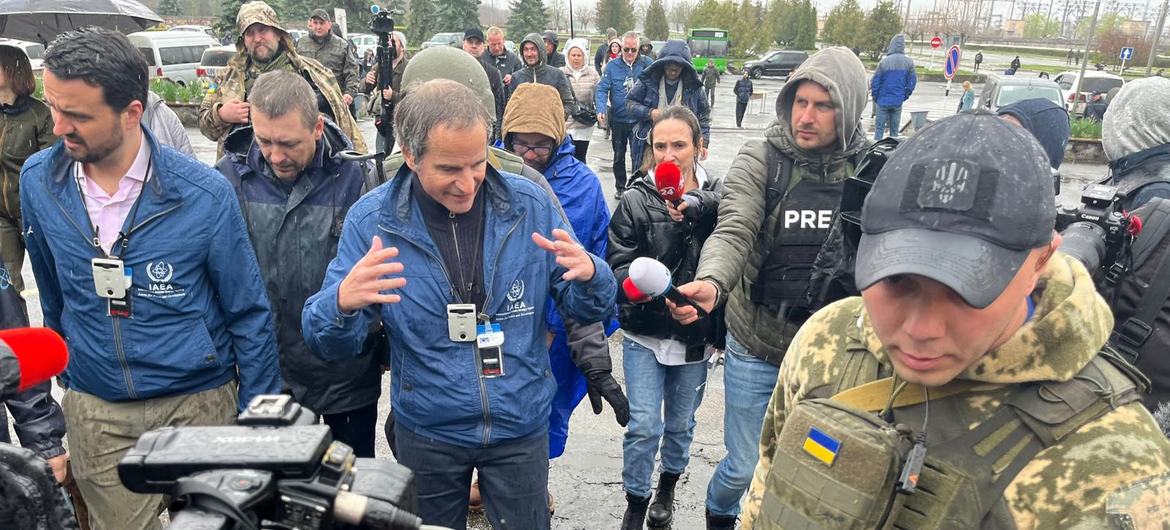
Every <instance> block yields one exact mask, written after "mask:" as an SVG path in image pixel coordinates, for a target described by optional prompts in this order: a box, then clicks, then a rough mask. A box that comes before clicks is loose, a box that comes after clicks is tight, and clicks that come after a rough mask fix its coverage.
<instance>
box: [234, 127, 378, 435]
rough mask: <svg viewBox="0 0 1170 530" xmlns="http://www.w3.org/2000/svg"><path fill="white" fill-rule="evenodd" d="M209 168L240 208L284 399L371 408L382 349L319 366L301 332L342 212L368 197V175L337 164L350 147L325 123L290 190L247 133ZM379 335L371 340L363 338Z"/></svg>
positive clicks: (369, 345) (357, 166)
mask: <svg viewBox="0 0 1170 530" xmlns="http://www.w3.org/2000/svg"><path fill="white" fill-rule="evenodd" d="M224 149H225V154H224V156H223V158H221V159H220V160H219V163H218V164H216V169H218V170H219V171H220V172H221V173H223V174H224V176H225V177H227V179H228V181H229V182H231V184H232V187H233V188H234V189H235V191H236V195H237V197H238V199H239V201H240V209H241V210H242V211H243V214H244V221H245V223H246V224H247V226H248V234H249V236H250V237H251V240H252V246H253V247H255V249H256V258H257V260H258V261H259V262H260V270H261V273H262V275H263V277H264V283H265V286H266V287H267V289H268V296H269V298H270V299H271V300H272V314H273V320H274V321H275V325H276V337H277V347H278V350H279V352H280V370H281V372H282V375H283V376H284V381H285V383H286V384H287V385H288V387H289V388H290V389H291V390H292V395H293V397H294V398H296V400H297V401H298V402H300V403H301V404H302V405H304V406H306V407H308V408H309V409H311V410H312V411H313V412H316V413H318V414H336V413H340V412H346V411H350V410H354V409H358V408H361V407H364V406H367V405H370V404H372V403H376V402H377V401H378V397H379V395H380V393H381V385H380V383H381V379H382V373H381V370H380V369H379V366H380V365H381V364H387V363H388V362H389V361H388V358H389V357H388V352H387V351H385V349H382V350H380V351H379V349H378V346H379V345H384V344H385V343H384V342H381V341H378V340H377V339H374V340H367V341H366V343H365V348H364V351H363V352H362V353H361V354H360V355H358V356H356V357H352V358H345V359H338V360H334V361H325V360H323V359H321V358H320V357H317V356H315V355H313V353H312V352H311V351H309V348H308V346H306V345H305V339H304V336H303V335H302V333H301V310H302V309H303V308H304V305H305V300H307V299H308V298H309V296H311V295H313V294H314V293H316V292H317V291H318V290H319V289H320V288H321V282H322V280H324V278H325V270H326V269H327V268H328V267H329V262H330V261H332V260H333V257H334V256H336V255H337V242H338V240H339V239H340V237H341V225H342V221H344V220H345V214H346V213H347V212H348V211H349V207H350V206H352V205H353V203H354V202H356V201H357V200H358V197H361V195H362V193H363V192H365V191H368V188H370V187H371V186H370V184H372V183H373V182H375V181H368V180H367V179H368V178H369V177H368V175H369V172H368V171H367V168H366V166H365V165H363V164H362V163H361V162H355V161H346V160H342V159H341V156H340V153H341V152H342V151H345V150H349V149H353V144H352V143H351V142H350V141H349V139H348V138H346V136H345V134H344V133H343V132H342V131H341V129H340V128H338V127H337V126H336V125H334V124H333V122H331V121H328V118H326V122H325V134H323V135H322V137H321V139H320V140H318V141H317V150H316V153H315V154H314V157H313V161H312V162H311V163H310V164H309V165H308V166H307V167H306V168H305V169H304V171H303V172H302V173H301V175H300V176H299V177H298V179H297V181H296V183H295V184H294V185H293V186H292V189H291V191H286V189H285V188H284V186H283V184H282V183H281V182H279V179H277V177H276V176H275V175H274V174H273V173H272V170H271V169H270V168H269V166H268V163H267V162H265V160H264V158H263V156H262V154H261V153H260V148H259V147H258V146H257V145H256V143H255V142H253V141H252V128H251V127H240V128H237V129H236V130H234V131H233V132H232V133H231V134H229V135H228V138H227V140H226V142H225V144H224ZM378 335H379V334H376V333H371V334H370V336H371V337H375V336H378Z"/></svg>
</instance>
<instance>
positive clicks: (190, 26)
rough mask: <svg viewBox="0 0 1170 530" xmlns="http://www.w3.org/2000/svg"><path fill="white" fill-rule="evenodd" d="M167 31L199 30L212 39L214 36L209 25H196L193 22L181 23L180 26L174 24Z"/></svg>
mask: <svg viewBox="0 0 1170 530" xmlns="http://www.w3.org/2000/svg"><path fill="white" fill-rule="evenodd" d="M167 31H199V32H203V33H206V34H207V36H208V37H211V38H213V39H215V38H216V36H215V31H214V30H212V29H211V28H210V27H208V26H198V25H195V24H185V25H181V26H175V27H172V28H171V29H169V30H167Z"/></svg>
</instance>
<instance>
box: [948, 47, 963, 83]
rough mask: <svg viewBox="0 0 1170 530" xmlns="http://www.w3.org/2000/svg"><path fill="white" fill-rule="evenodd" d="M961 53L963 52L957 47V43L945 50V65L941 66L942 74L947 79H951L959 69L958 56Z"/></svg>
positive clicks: (960, 55)
mask: <svg viewBox="0 0 1170 530" xmlns="http://www.w3.org/2000/svg"><path fill="white" fill-rule="evenodd" d="M962 55H963V52H962V51H961V50H960V49H959V45H958V44H955V45H954V46H951V49H949V50H947V60H946V65H945V66H943V75H945V76H946V77H947V81H950V80H951V79H953V78H954V77H955V73H956V72H958V71H959V58H960V57H962Z"/></svg>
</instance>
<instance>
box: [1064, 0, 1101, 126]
mask: <svg viewBox="0 0 1170 530" xmlns="http://www.w3.org/2000/svg"><path fill="white" fill-rule="evenodd" d="M1100 14H1101V0H1097V4H1096V7H1094V8H1093V21H1092V22H1091V23H1089V36H1088V37H1085V56H1084V57H1082V58H1081V73H1080V75H1078V76H1077V84H1076V85H1075V86H1073V101H1072V108H1071V109H1069V110H1070V111H1071V110H1075V109H1076V108H1077V100H1078V99H1079V98H1080V97H1081V85H1082V84H1084V82H1085V67H1086V66H1088V65H1089V48H1090V47H1092V45H1093V37H1094V36H1095V35H1094V34H1095V33H1096V32H1097V16H1098V15H1100ZM1070 114H1071V112H1070Z"/></svg>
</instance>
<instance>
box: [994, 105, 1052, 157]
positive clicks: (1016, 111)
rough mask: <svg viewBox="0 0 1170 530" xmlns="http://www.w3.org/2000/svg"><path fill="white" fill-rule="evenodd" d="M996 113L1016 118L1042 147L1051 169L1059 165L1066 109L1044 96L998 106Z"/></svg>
mask: <svg viewBox="0 0 1170 530" xmlns="http://www.w3.org/2000/svg"><path fill="white" fill-rule="evenodd" d="M997 114H999V115H1000V116H1003V115H1008V116H1012V117H1014V118H1015V119H1016V120H1018V121H1019V122H1020V125H1022V126H1023V127H1024V128H1025V129H1027V130H1028V132H1030V133H1032V136H1035V137H1036V140H1038V141H1039V142H1040V145H1041V146H1043V147H1044V152H1045V153H1047V154H1048V161H1049V162H1050V163H1051V164H1052V169H1057V168H1059V167H1060V163H1061V162H1063V161H1064V148H1065V146H1067V145H1068V133H1069V122H1068V111H1067V110H1064V107H1062V106H1060V105H1057V104H1056V103H1053V102H1051V101H1049V100H1047V99H1044V98H1034V99H1025V100H1023V101H1017V102H1015V103H1012V104H1011V105H1008V106H1006V107H1003V108H1000V109H999V111H998V112H997Z"/></svg>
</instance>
